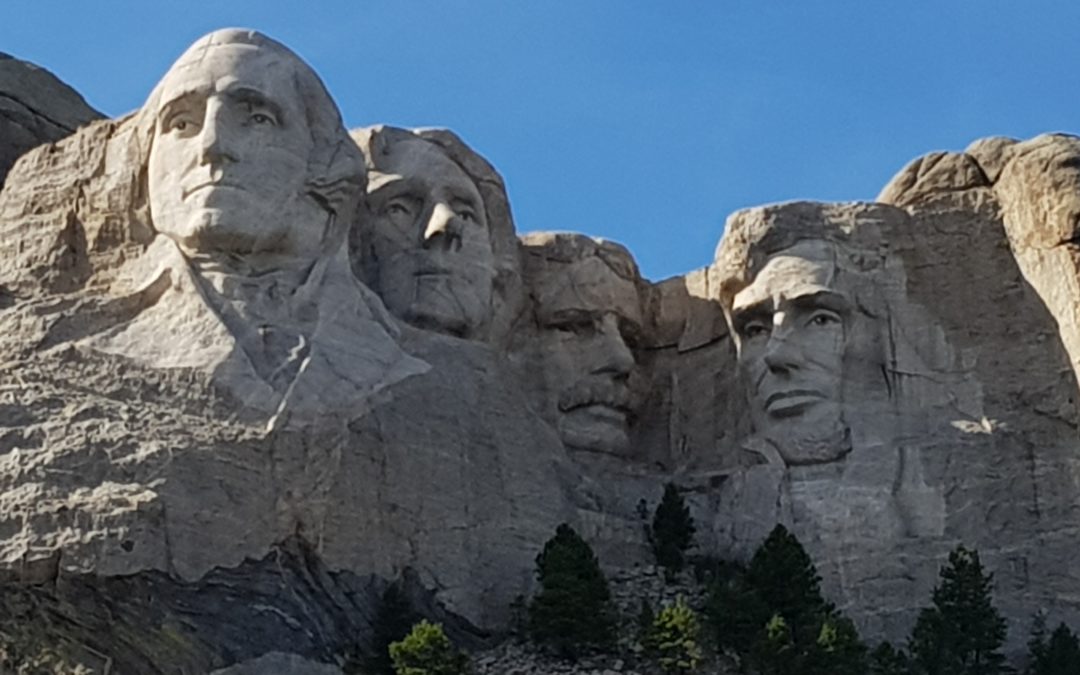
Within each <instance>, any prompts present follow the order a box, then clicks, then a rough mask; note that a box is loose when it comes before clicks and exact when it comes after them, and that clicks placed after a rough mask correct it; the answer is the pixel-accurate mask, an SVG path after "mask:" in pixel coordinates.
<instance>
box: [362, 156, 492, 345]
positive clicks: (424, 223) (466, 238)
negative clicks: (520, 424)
mask: <svg viewBox="0 0 1080 675" xmlns="http://www.w3.org/2000/svg"><path fill="white" fill-rule="evenodd" d="M368 197H369V199H368V203H369V208H370V210H371V217H372V228H371V234H370V236H371V242H370V247H371V251H372V254H373V257H374V264H375V266H376V268H377V269H376V273H375V281H374V284H373V285H374V286H375V287H376V290H377V291H378V292H379V294H380V295H381V296H382V298H383V301H384V302H385V303H386V306H387V308H388V309H389V310H390V311H391V312H392V313H394V314H396V315H397V316H399V317H401V318H402V319H404V320H405V321H407V322H409V323H411V324H413V325H416V326H419V327H421V328H426V329H429V330H435V331H438V332H442V333H448V334H451V335H457V336H460V337H474V336H475V335H476V334H477V333H478V332H479V331H481V330H482V329H483V327H484V326H485V325H486V324H487V322H488V321H489V320H490V314H491V303H492V286H493V281H494V278H495V257H494V254H493V252H492V247H491V234H490V232H489V228H488V222H487V216H486V214H485V211H484V203H483V200H482V199H481V197H480V192H479V191H478V190H477V188H476V185H475V184H474V183H473V181H472V179H470V178H469V176H468V175H466V174H465V172H464V171H463V170H462V169H461V167H460V166H458V165H457V164H456V163H455V162H454V161H453V160H451V159H450V158H449V157H447V156H446V154H445V153H443V152H442V150H440V149H439V148H438V146H436V145H435V144H434V143H430V142H428V141H425V140H422V139H415V140H411V139H410V140H406V141H401V142H397V143H394V144H392V145H391V146H389V149H388V154H387V155H385V156H383V157H380V159H379V171H378V172H377V173H373V174H372V177H371V184H370V188H369V196H368Z"/></svg>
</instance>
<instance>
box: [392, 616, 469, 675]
mask: <svg viewBox="0 0 1080 675" xmlns="http://www.w3.org/2000/svg"><path fill="white" fill-rule="evenodd" d="M390 658H391V659H392V661H393V664H394V674H395V675H465V674H466V673H467V672H468V669H469V657H468V656H466V655H465V654H464V653H463V652H461V651H459V650H458V649H456V648H455V647H454V645H453V644H452V643H451V642H450V638H448V637H446V633H445V632H444V631H443V627H442V626H441V625H440V624H437V623H429V622H428V621H426V620H424V621H421V622H420V623H418V624H416V625H415V626H413V628H412V630H411V631H410V632H409V634H408V635H406V636H405V637H404V639H402V640H401V641H399V642H394V643H391V645H390Z"/></svg>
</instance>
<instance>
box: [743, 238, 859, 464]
mask: <svg viewBox="0 0 1080 675" xmlns="http://www.w3.org/2000/svg"><path fill="white" fill-rule="evenodd" d="M840 286H841V285H840V284H838V283H837V280H836V261H835V250H834V248H833V244H830V243H828V242H825V241H820V240H811V241H803V242H799V243H798V244H796V245H794V246H792V247H790V248H788V249H785V250H783V251H780V252H779V253H776V254H774V255H773V256H771V257H770V258H769V259H768V260H767V261H766V263H765V264H764V266H763V267H762V268H761V270H760V271H759V272H758V273H757V275H756V276H755V277H754V280H753V282H752V283H751V284H750V285H749V286H747V287H746V288H744V289H742V290H741V291H740V292H739V293H737V294H736V295H735V297H734V300H733V302H732V310H731V312H732V324H733V327H734V329H735V331H736V332H737V334H738V338H739V366H740V369H741V371H742V376H743V378H744V380H745V382H746V387H747V394H748V397H749V404H750V412H751V419H752V421H753V423H754V427H755V429H758V430H759V431H763V432H764V433H765V434H766V435H768V436H770V437H773V438H776V439H778V443H777V445H778V446H779V447H780V448H781V454H782V455H783V456H784V459H785V460H786V461H787V462H788V463H792V464H798V463H806V462H812V461H827V460H828V459H834V458H835V457H830V456H828V455H829V454H831V453H830V452H829V451H826V456H820V455H819V454H818V453H819V451H820V449H819V448H815V449H814V450H813V451H811V450H810V449H809V448H806V450H807V452H806V453H805V454H804V453H803V452H800V451H799V447H800V441H801V439H803V438H805V437H807V436H816V435H819V434H821V433H823V432H831V431H832V430H833V429H835V428H836V426H837V424H838V421H839V419H840V417H841V414H842V410H841V405H842V400H843V386H842V385H843V378H844V357H845V350H846V346H845V345H846V340H845V335H846V334H847V333H848V331H849V329H850V322H851V317H852V312H851V307H852V298H851V297H850V296H849V294H848V293H846V292H845V290H844V289H843V288H841V287H840ZM836 452H840V453H841V454H842V451H841V450H840V449H836Z"/></svg>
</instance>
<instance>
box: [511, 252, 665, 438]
mask: <svg viewBox="0 0 1080 675" xmlns="http://www.w3.org/2000/svg"><path fill="white" fill-rule="evenodd" d="M524 241H525V244H526V246H525V250H526V260H527V262H526V271H527V277H528V282H529V286H530V292H531V295H532V300H533V302H534V314H535V318H536V323H537V329H538V335H537V338H536V339H537V345H536V346H537V351H538V357H539V369H540V373H542V375H541V378H542V380H543V385H544V386H543V390H544V395H543V398H544V403H543V407H544V408H545V410H546V411H547V415H548V416H549V418H550V419H553V420H554V423H555V426H556V428H557V429H558V431H559V434H560V436H561V437H562V440H563V443H564V444H565V445H566V446H567V447H569V448H573V449H577V450H587V451H592V452H602V453H608V454H614V455H625V454H626V453H627V452H628V450H629V435H628V432H629V426H630V423H631V421H632V419H633V417H634V415H635V413H636V407H637V406H636V403H635V402H636V401H637V400H638V398H639V397H638V396H636V392H635V391H634V386H633V376H634V375H635V370H636V366H637V363H636V359H635V355H634V348H635V347H636V346H637V345H638V342H639V340H640V337H641V334H642V331H643V327H642V324H643V311H642V298H641V293H640V289H639V286H638V281H639V280H640V279H639V277H638V273H637V268H636V266H635V265H634V263H633V259H632V258H631V257H630V254H629V253H628V252H627V251H626V250H625V249H623V248H622V247H621V246H618V245H617V244H613V243H611V242H605V241H597V240H593V239H590V238H589V237H585V236H583V235H571V234H554V235H550V234H540V235H529V236H527V237H525V238H524Z"/></svg>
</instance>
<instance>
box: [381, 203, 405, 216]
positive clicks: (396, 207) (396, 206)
mask: <svg viewBox="0 0 1080 675" xmlns="http://www.w3.org/2000/svg"><path fill="white" fill-rule="evenodd" d="M383 211H384V213H386V214H387V215H391V216H407V215H409V213H410V211H409V207H408V206H406V205H404V204H402V203H401V202H390V203H389V204H387V205H386V208H385V209H383Z"/></svg>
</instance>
